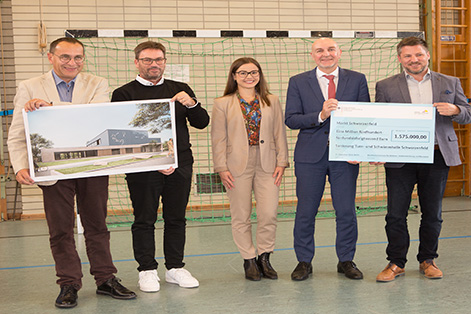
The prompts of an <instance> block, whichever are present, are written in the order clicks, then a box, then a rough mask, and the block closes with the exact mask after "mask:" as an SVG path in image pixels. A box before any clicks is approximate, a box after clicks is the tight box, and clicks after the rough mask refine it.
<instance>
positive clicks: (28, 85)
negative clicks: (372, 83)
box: [8, 71, 110, 185]
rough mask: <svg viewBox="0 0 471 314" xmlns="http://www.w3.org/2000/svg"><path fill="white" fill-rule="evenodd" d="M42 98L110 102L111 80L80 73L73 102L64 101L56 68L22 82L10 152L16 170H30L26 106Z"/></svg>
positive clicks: (9, 139)
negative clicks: (25, 115)
mask: <svg viewBox="0 0 471 314" xmlns="http://www.w3.org/2000/svg"><path fill="white" fill-rule="evenodd" d="M33 98H39V99H42V100H45V101H47V102H49V103H51V102H52V103H53V104H54V106H57V105H70V104H89V103H103V102H109V101H110V100H109V99H110V98H109V87H108V81H107V80H106V79H104V78H102V77H98V76H95V75H92V74H87V73H79V74H78V75H77V78H76V80H75V86H74V92H73V95H72V102H61V100H60V97H59V92H58V91H57V87H56V83H55V81H54V77H53V76H52V71H49V72H47V73H45V74H43V75H41V76H38V77H34V78H31V79H29V80H26V81H23V82H21V83H20V84H19V85H18V91H17V93H16V96H15V100H14V103H15V110H14V111H13V119H12V123H11V126H10V130H9V132H8V152H9V153H10V162H11V164H12V166H13V170H14V171H15V173H17V172H18V171H19V170H21V169H28V168H29V163H28V154H27V148H26V137H25V127H24V123H23V114H22V111H21V110H22V109H23V108H24V106H25V104H26V102H28V101H29V100H31V99H33ZM53 183H55V181H47V182H41V185H51V184H53Z"/></svg>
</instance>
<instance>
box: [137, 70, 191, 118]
mask: <svg viewBox="0 0 471 314" xmlns="http://www.w3.org/2000/svg"><path fill="white" fill-rule="evenodd" d="M136 81H138V82H139V83H141V84H142V85H144V86H158V85H162V84H163V83H164V77H163V76H162V78H161V79H160V81H158V82H157V84H154V83H152V82H151V81H148V80H146V79H145V78H142V77H141V76H140V75H139V74H138V75H137V76H136ZM193 100H194V101H195V104H194V105H193V106H191V107H187V108H188V109H191V108H195V107H196V106H197V105H198V99H196V98H193Z"/></svg>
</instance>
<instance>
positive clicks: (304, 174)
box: [285, 38, 370, 280]
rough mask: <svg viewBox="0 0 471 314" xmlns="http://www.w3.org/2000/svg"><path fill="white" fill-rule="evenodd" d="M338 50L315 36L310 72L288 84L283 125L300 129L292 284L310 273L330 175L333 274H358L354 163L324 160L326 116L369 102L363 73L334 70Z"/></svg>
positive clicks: (359, 276)
mask: <svg viewBox="0 0 471 314" xmlns="http://www.w3.org/2000/svg"><path fill="white" fill-rule="evenodd" d="M341 54H342V51H341V50H340V48H339V46H338V45H337V43H336V42H335V41H334V40H332V39H330V38H320V39H318V40H316V41H315V42H314V43H313V45H312V52H311V57H312V59H313V60H314V61H315V62H316V64H317V67H316V68H315V69H314V70H311V71H307V72H304V73H301V74H298V75H295V76H293V77H292V78H291V79H290V81H289V86H288V94H287V99H286V112H285V123H286V125H287V126H288V127H289V128H290V129H299V130H300V131H299V134H298V141H297V142H296V148H295V151H294V162H295V174H296V195H297V198H298V205H297V208H296V218H295V223H294V250H295V252H296V257H297V259H298V262H299V263H298V265H297V266H296V268H295V269H294V271H293V273H292V274H291V279H293V280H305V279H307V278H308V277H309V274H311V273H312V264H311V261H312V259H313V258H314V250H315V244H314V225H315V218H316V214H317V211H318V208H319V205H320V202H321V199H322V195H323V193H324V188H325V181H326V176H328V177H329V183H330V189H331V195H332V202H333V206H334V209H335V214H336V217H337V218H336V223H337V239H336V244H335V246H336V252H337V256H338V259H339V263H338V265H337V271H338V272H340V273H344V274H345V276H347V277H348V278H351V279H362V278H363V274H362V273H361V271H360V270H359V269H358V268H357V267H356V265H355V263H354V262H353V257H354V255H355V249H356V242H357V238H358V228H357V219H356V212H355V194H356V181H357V177H358V169H359V166H358V162H344V161H329V150H328V145H329V125H330V114H331V112H332V111H334V110H336V109H337V106H338V101H361V102H369V101H370V95H369V93H368V85H367V82H366V77H365V75H363V74H361V73H358V72H354V71H350V70H345V69H341V68H339V66H338V62H339V60H340V56H341Z"/></svg>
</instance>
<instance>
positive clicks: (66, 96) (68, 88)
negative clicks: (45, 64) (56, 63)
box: [52, 70, 77, 102]
mask: <svg viewBox="0 0 471 314" xmlns="http://www.w3.org/2000/svg"><path fill="white" fill-rule="evenodd" d="M52 76H53V77H54V82H56V87H57V92H58V93H59V97H60V99H61V101H64V102H72V94H73V92H74V86H75V79H76V78H77V77H74V79H73V80H71V81H70V82H69V83H66V82H65V81H64V80H63V79H61V78H60V77H58V76H57V74H56V73H54V70H52Z"/></svg>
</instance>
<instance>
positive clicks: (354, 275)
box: [337, 261, 363, 279]
mask: <svg viewBox="0 0 471 314" xmlns="http://www.w3.org/2000/svg"><path fill="white" fill-rule="evenodd" d="M337 271H338V272H339V273H342V274H345V277H347V278H350V279H363V273H362V272H361V271H360V270H359V269H358V267H357V265H355V263H354V262H353V261H346V262H339V263H338V265H337Z"/></svg>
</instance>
